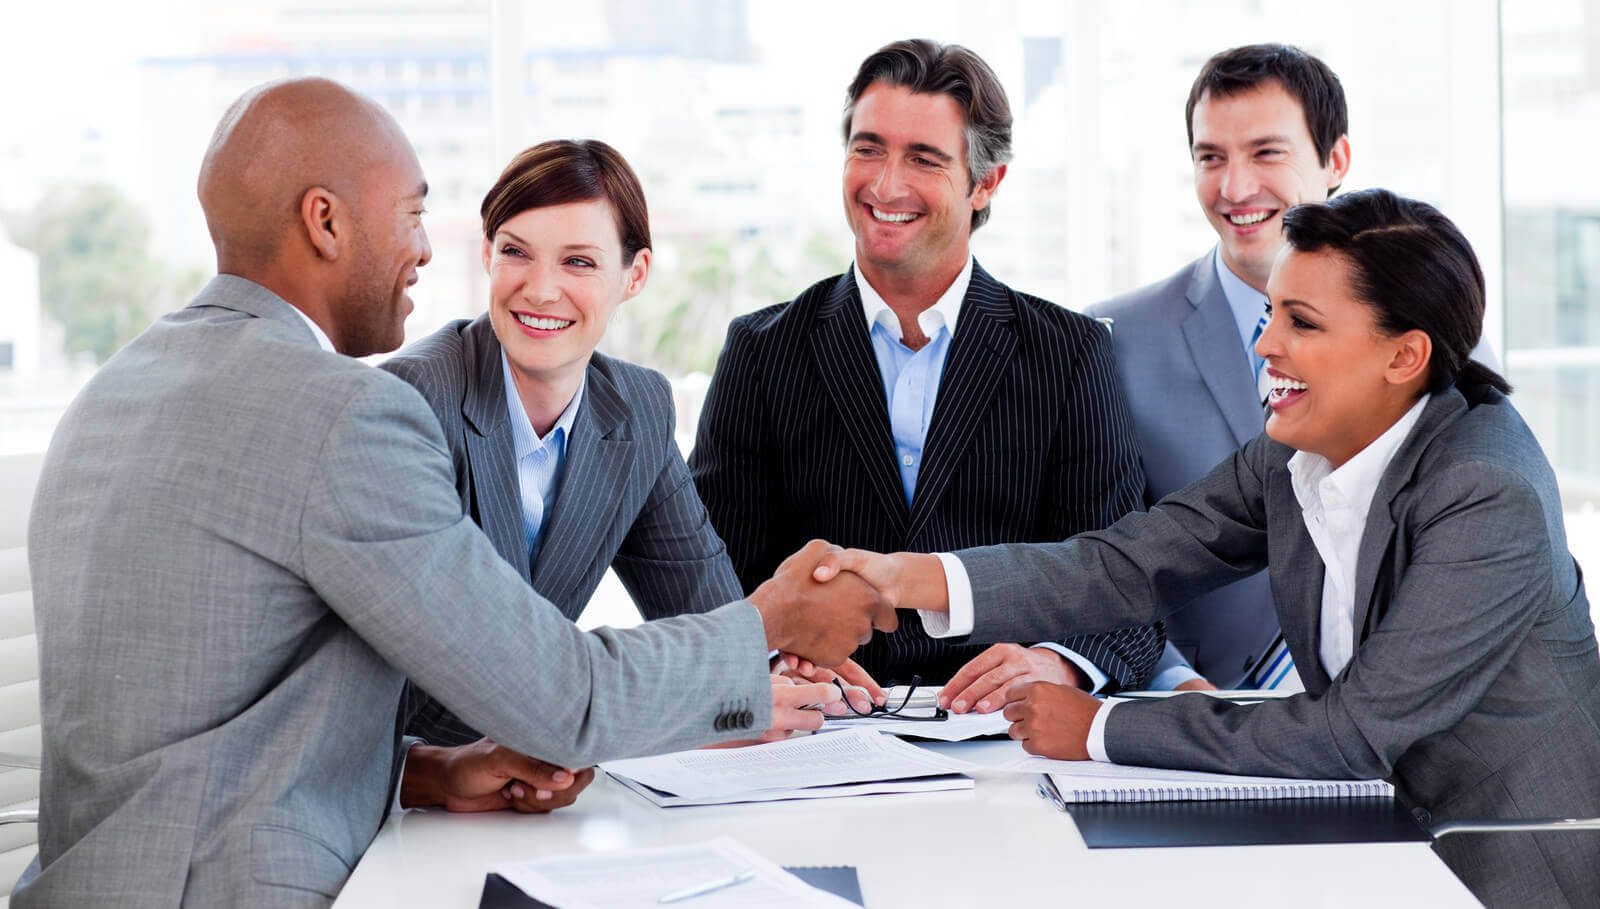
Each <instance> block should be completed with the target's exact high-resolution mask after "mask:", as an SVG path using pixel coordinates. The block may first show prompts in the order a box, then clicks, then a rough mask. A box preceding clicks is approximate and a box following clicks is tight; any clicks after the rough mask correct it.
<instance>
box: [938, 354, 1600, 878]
mask: <svg viewBox="0 0 1600 909" xmlns="http://www.w3.org/2000/svg"><path fill="white" fill-rule="evenodd" d="M1465 394H1466V396H1463V393H1462V392H1458V391H1456V390H1454V389H1450V390H1447V391H1445V392H1443V393H1440V394H1438V395H1435V396H1434V397H1433V399H1432V400H1431V401H1429V402H1428V406H1427V407H1426V408H1425V409H1424V410H1423V414H1422V417H1421V419H1420V420H1419V421H1418V423H1417V425H1416V427H1415V428H1414V429H1413V430H1412V432H1411V434H1410V435H1409V436H1407V438H1406V440H1405V441H1404V442H1403V443H1402V444H1401V446H1400V448H1399V450H1398V451H1397V452H1396V454H1395V456H1394V459H1393V461H1391V462H1390V464H1389V467H1388V469H1387V470H1386V471H1385V473H1384V475H1383V479H1382V481H1381V483H1380V484H1379V487H1378V491H1377V494H1376V495H1375V496H1374V497H1373V500H1372V508H1371V510H1370V511H1369V512H1368V515H1367V522H1366V526H1365V529H1364V532H1363V536H1362V540H1361V549H1360V554H1359V556H1358V558H1357V561H1356V597H1355V628H1356V635H1357V644H1356V650H1355V655H1354V657H1353V658H1352V659H1351V661H1350V663H1349V665H1347V666H1346V667H1345V668H1344V669H1343V670H1342V671H1341V672H1340V673H1339V675H1338V677H1337V678H1334V679H1330V678H1328V676H1327V674H1326V673H1325V672H1324V671H1323V669H1322V666H1321V662H1320V660H1319V659H1318V656H1317V654H1318V646H1319V640H1318V637H1319V617H1320V615H1321V608H1322V581H1323V570H1322V560H1321V559H1320V558H1319V557H1318V555H1317V550H1316V547H1315V546H1314V545H1313V543H1312V542H1311V538H1310V536H1309V535H1308V534H1307V533H1306V530H1305V524H1304V522H1303V521H1302V519H1301V515H1300V508H1299V504H1298V503H1297V502H1296V500H1295V496H1294V490H1293V489H1292V487H1291V486H1290V481H1289V472H1288V470H1287V467H1286V463H1287V461H1288V459H1289V456H1290V455H1291V454H1292V452H1291V450H1290V449H1289V448H1287V447H1285V446H1283V445H1280V444H1278V443H1276V442H1273V441H1272V440H1270V439H1268V438H1267V437H1266V436H1265V435H1262V436H1260V437H1258V438H1256V439H1255V440H1254V441H1252V442H1250V444H1248V445H1246V446H1245V447H1244V448H1243V449H1242V450H1241V451H1239V452H1238V453H1237V454H1236V455H1235V456H1234V457H1232V458H1230V459H1229V460H1228V461H1226V462H1224V463H1223V464H1221V465H1220V466H1218V467H1217V469H1216V470H1215V471H1213V472H1212V473H1211V474H1209V475H1208V476H1206V477H1205V478H1204V479H1202V480H1200V481H1199V482H1197V483H1195V484H1193V485H1192V486H1189V487H1188V488H1186V489H1184V490H1182V491H1180V492H1178V493H1175V494H1173V495H1171V496H1168V497H1167V498H1165V499H1163V500H1162V501H1161V502H1160V503H1158V504H1157V505H1156V506H1155V507H1154V508H1153V509H1151V511H1150V512H1148V513H1137V514H1131V515H1128V516H1127V517H1125V518H1123V519H1122V520H1121V521H1118V522H1117V523H1116V524H1115V525H1113V526H1112V527H1110V528H1108V529H1107V530H1105V531H1101V532H1097V533H1089V534H1084V535H1082V536H1078V537H1075V538H1073V539H1072V540H1069V541H1067V542H1065V543H1059V544H1043V545H1039V546H1033V547H1021V546H996V547H990V548H987V549H976V550H967V551H965V552H962V553H960V554H959V555H960V558H961V561H962V562H963V563H964V564H965V566H966V568H967V572H968V574H969V575H970V579H971V582H972V590H973V593H974V596H975V598H976V601H977V623H976V627H975V630H974V632H973V637H974V638H979V639H982V640H995V641H1001V640H1015V639H1016V638H1018V637H1028V636H1038V635H1044V634H1052V633H1060V632H1061V631H1062V629H1063V627H1068V628H1071V629H1073V630H1082V631H1090V630H1098V629H1102V628H1112V627H1116V626H1118V625H1122V624H1127V623H1134V622H1138V623H1145V622H1149V621H1151V620H1152V619H1154V618H1157V617H1158V616H1159V615H1160V614H1161V613H1162V612H1164V611H1165V607H1163V606H1162V604H1163V603H1168V602H1179V601H1182V600H1183V599H1184V598H1186V597H1187V596H1189V595H1191V594H1193V593H1194V592H1195V591H1197V590H1199V589H1203V588H1205V587H1208V586H1215V585H1217V584H1219V583H1222V582H1224V581H1227V580H1230V579H1232V578H1237V577H1239V576H1240V575H1243V574H1247V573H1250V572H1253V571H1257V570H1259V569H1261V568H1262V567H1267V568H1268V571H1269V573H1270V576H1271V580H1272V588H1273V592H1274V594H1275V597H1276V601H1277V604H1278V615H1279V618H1280V620H1281V621H1282V623H1283V632H1284V638H1285V640H1286V641H1287V642H1288V644H1289V648H1290V651H1291V652H1292V653H1293V654H1294V657H1295V662H1296V663H1297V664H1298V665H1299V667H1300V673H1301V677H1302V679H1303V680H1304V681H1305V683H1306V692H1305V693H1303V694H1299V695H1296V696H1294V697H1291V698H1287V699H1284V700H1275V701H1267V702H1264V703H1261V704H1257V705H1253V706H1240V705H1237V704H1231V703H1228V702H1224V701H1220V700H1217V699H1215V698H1208V697H1205V696H1202V695H1186V696H1182V697H1177V698H1171V699H1168V700H1166V701H1162V702H1151V703H1140V704H1127V705H1123V706H1120V707H1117V708H1116V709H1115V710H1114V711H1113V712H1112V714H1111V716H1110V717H1109V719H1108V721H1107V723H1106V730H1105V732H1106V749H1107V751H1108V753H1109V754H1110V756H1111V758H1112V759H1113V760H1115V761H1118V762H1121V763H1130V764H1148V765H1155V766H1166V767H1182V768H1192V769H1199V770H1213V771H1225V772H1232V773H1245V774H1256V775H1265V776H1299V777H1322V778H1354V779H1360V778H1371V777H1387V778H1389V779H1391V780H1392V781H1393V782H1394V784H1395V786H1396V788H1397V790H1398V792H1399V795H1400V798H1401V799H1402V800H1403V801H1404V802H1405V803H1406V804H1407V806H1409V807H1411V808H1413V810H1414V811H1415V812H1416V813H1417V814H1418V817H1419V818H1420V819H1423V820H1424V821H1425V822H1426V821H1427V820H1430V819H1431V820H1433V821H1445V820H1453V819H1457V818H1485V817H1492V818H1530V817H1533V818H1537V817H1572V816H1580V817H1581V816H1589V817H1594V816H1600V654H1597V649H1596V644H1595V637H1594V626H1593V625H1592V624H1591V622H1590V619H1589V603H1588V599H1587V597H1586V596H1585V595H1584V590H1583V582H1582V578H1581V576H1580V574H1579V572H1578V570H1577V565H1576V563H1575V562H1574V561H1573V559H1572V557H1571V555H1569V554H1568V552H1567V547H1566V537H1565V533H1564V531H1563V529H1562V527H1563V524H1562V514H1561V502H1560V497H1559V493H1558V492H1557V489H1556V482H1555V477H1554V475H1553V474H1552V472H1551V470H1550V465H1549V463H1548V462H1547V461H1546V460H1545V458H1544V454H1543V452H1542V451H1541V450H1540V449H1539V445H1538V443H1537V442H1536V441H1535V440H1534V438H1533V434H1532V433H1531V432H1530V431H1529V430H1528V427H1527V425H1526V424H1525V423H1523V421H1522V418H1521V417H1520V416H1519V415H1518V414H1517V413H1516V411H1515V410H1514V409H1513V408H1512V406H1511V404H1510V403H1509V401H1507V400H1506V398H1505V397H1504V396H1503V395H1501V394H1500V393H1499V392H1496V391H1494V390H1492V389H1490V388H1488V387H1487V386H1479V387H1477V388H1474V389H1469V390H1467V391H1466V393H1465ZM1039 590H1049V591H1052V596H1051V597H1050V598H1049V599H1047V600H1041V599H1039V598H1038V597H1037V595H1036V592H1037V591H1039ZM1063 597H1065V601H1063V599H1062V598H1063ZM1435 849H1436V850H1437V851H1438V852H1439V854H1440V855H1441V856H1442V857H1443V858H1444V859H1445V861H1446V862H1447V863H1448V864H1449V865H1450V867H1451V868H1452V869H1453V870H1454V871H1455V872H1456V874H1458V875H1459V876H1460V877H1461V878H1462V880H1464V881H1465V882H1466V883H1467V885H1468V886H1469V887H1470V888H1472V890H1473V892H1474V893H1475V894H1477V896H1478V897H1479V898H1480V899H1483V900H1484V901H1485V902H1488V903H1490V904H1491V905H1516V906H1526V905H1538V906H1545V905H1562V904H1563V902H1566V903H1571V904H1573V905H1592V904H1593V900H1594V898H1595V894H1597V893H1600V861H1597V860H1596V858H1597V856H1600V833H1571V834H1560V833H1557V834H1540V835H1538V836H1532V835H1528V834H1498V835H1478V836H1457V837H1452V838H1450V839H1446V840H1442V841H1441V842H1440V843H1439V844H1438V845H1436V846H1435Z"/></svg>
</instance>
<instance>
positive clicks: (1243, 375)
mask: <svg viewBox="0 0 1600 909" xmlns="http://www.w3.org/2000/svg"><path fill="white" fill-rule="evenodd" d="M1187 296H1188V298H1189V302H1190V304H1192V305H1193V306H1194V312H1193V313H1191V314H1190V315H1189V317H1188V318H1187V319H1184V320H1183V339H1184V341H1185V342H1186V343H1187V344H1188V345H1189V354H1190V356H1192V357H1193V358H1194V363H1195V367H1196V368H1197V369H1198V370H1199V371H1200V378H1201V379H1202V380H1204V381H1205V384H1206V389H1207V390H1208V391H1210V392H1211V397H1212V399H1213V400H1215V401H1216V402H1217V408H1218V409H1219V410H1221V411H1222V416H1223V418H1224V419H1226V420H1227V421H1228V429H1229V430H1230V431H1231V432H1232V433H1233V440H1234V442H1235V443H1237V444H1239V445H1243V444H1244V443H1246V442H1248V441H1250V440H1251V439H1253V438H1255V437H1256V436H1258V435H1260V434H1261V430H1262V427H1263V426H1264V425H1265V422H1266V420H1265V415H1264V414H1263V412H1262V409H1261V402H1260V401H1259V400H1258V399H1257V398H1256V385H1255V378H1254V377H1253V376H1252V375H1251V374H1250V358H1249V356H1247V355H1246V354H1245V352H1244V348H1243V347H1242V346H1241V345H1240V344H1239V327H1238V323H1237V322H1235V321H1234V319H1233V309H1232V307H1230V306H1229V305H1228V297H1227V295H1226V294H1224V293H1223V292H1222V283H1221V282H1220V281H1218V280H1217V269H1216V264H1215V258H1214V256H1213V255H1206V256H1203V257H1202V258H1201V259H1200V261H1198V262H1196V263H1195V264H1194V273H1193V276H1192V277H1191V279H1190V281H1189V289H1188V293H1187ZM1219 350H1235V351H1238V355H1237V356H1223V357H1219V356H1217V355H1216V352H1217V351H1219Z"/></svg>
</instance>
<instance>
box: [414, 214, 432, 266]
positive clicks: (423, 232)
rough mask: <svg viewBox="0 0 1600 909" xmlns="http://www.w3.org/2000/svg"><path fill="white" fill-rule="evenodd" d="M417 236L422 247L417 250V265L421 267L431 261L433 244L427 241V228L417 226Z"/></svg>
mask: <svg viewBox="0 0 1600 909" xmlns="http://www.w3.org/2000/svg"><path fill="white" fill-rule="evenodd" d="M417 237H418V239H419V240H420V241H421V245H422V248H421V249H419V250H417V267H418V268H421V267H422V266H424V265H427V264H428V263H429V262H432V261H433V244H432V243H429V242H428V230H427V228H425V227H422V226H421V225H418V227H417Z"/></svg>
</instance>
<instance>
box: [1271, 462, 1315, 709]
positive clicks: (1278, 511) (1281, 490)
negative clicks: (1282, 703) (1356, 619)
mask: <svg viewBox="0 0 1600 909" xmlns="http://www.w3.org/2000/svg"><path fill="white" fill-rule="evenodd" d="M1267 566H1268V567H1267V572H1268V577H1269V580H1270V581H1271V583H1272V598H1273V600H1274V601H1275V602H1276V603H1277V607H1278V622H1279V624H1280V626H1281V627H1282V629H1283V640H1284V643H1286V644H1288V645H1289V653H1290V654H1292V655H1293V656H1294V665H1295V671H1297V672H1298V673H1299V674H1300V681H1301V682H1302V683H1304V685H1305V686H1306V690H1307V691H1310V692H1312V693H1313V694H1320V693H1321V692H1323V691H1326V690H1328V685H1329V684H1331V680H1330V679H1329V678H1328V673H1327V672H1326V671H1324V670H1323V668H1322V658H1321V656H1320V652H1321V649H1322V581H1323V577H1324V575H1325V573H1326V572H1325V569H1324V567H1323V564H1322V556H1320V555H1318V553H1317V545H1316V544H1315V543H1313V542H1311V535H1310V534H1309V533H1307V532H1306V525H1305V521H1304V519H1303V518H1301V516H1300V502H1299V500H1297V499H1296V498H1295V497H1294V486H1293V485H1292V484H1291V482H1290V479H1289V468H1288V467H1287V466H1284V465H1277V466H1274V467H1272V468H1271V469H1270V470H1269V472H1268V474H1267Z"/></svg>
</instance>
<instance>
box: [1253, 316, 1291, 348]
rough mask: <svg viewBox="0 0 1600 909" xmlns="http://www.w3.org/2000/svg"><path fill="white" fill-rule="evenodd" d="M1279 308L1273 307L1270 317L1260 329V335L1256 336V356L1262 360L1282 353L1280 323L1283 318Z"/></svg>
mask: <svg viewBox="0 0 1600 909" xmlns="http://www.w3.org/2000/svg"><path fill="white" fill-rule="evenodd" d="M1284 318H1285V317H1284V314H1283V311H1282V310H1281V309H1276V308H1275V309H1273V310H1272V317H1271V318H1269V319H1268V320H1267V324H1266V327H1265V328H1262V329H1261V336H1260V337H1258V338H1256V348H1255V349H1256V356H1258V357H1260V358H1261V359H1263V360H1270V359H1272V358H1273V357H1275V356H1280V355H1282V353H1283V334H1282V328H1281V327H1280V323H1281V322H1282V320H1283V319H1284Z"/></svg>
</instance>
